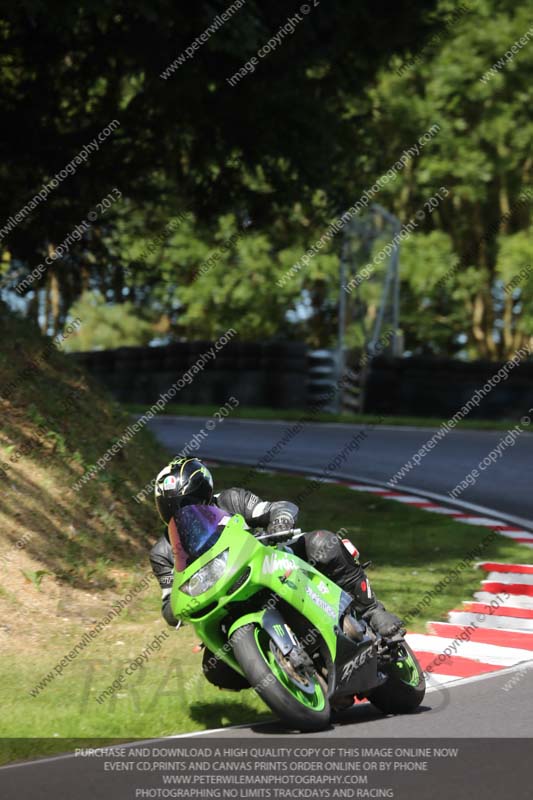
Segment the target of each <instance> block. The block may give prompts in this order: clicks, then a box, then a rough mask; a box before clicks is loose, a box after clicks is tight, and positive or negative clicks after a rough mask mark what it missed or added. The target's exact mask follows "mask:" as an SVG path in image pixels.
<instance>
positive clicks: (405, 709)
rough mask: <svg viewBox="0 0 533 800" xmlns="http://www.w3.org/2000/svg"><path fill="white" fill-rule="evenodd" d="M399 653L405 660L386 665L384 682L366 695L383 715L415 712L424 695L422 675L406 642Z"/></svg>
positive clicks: (424, 684) (424, 688) (424, 683)
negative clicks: (386, 677) (386, 676)
mask: <svg viewBox="0 0 533 800" xmlns="http://www.w3.org/2000/svg"><path fill="white" fill-rule="evenodd" d="M399 651H400V654H401V655H402V656H405V658H404V659H402V660H400V661H395V662H393V663H392V664H390V665H388V666H387V668H386V670H385V671H386V672H387V675H388V679H387V680H386V682H385V683H383V684H382V685H381V686H378V687H377V688H376V689H373V690H372V691H371V692H369V693H368V694H367V698H368V700H370V702H371V703H372V704H373V705H375V706H376V708H379V710H380V711H383V713H384V714H408V713H409V712H411V711H415V709H417V708H418V706H419V705H420V703H421V702H422V700H423V699H424V695H425V693H426V680H425V678H424V673H423V672H422V668H421V667H420V664H419V663H418V659H417V657H416V656H415V654H414V653H413V651H412V650H411V648H410V647H409V645H408V644H407V642H402V644H401V645H400V648H399Z"/></svg>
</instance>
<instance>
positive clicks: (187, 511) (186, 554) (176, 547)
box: [168, 505, 228, 572]
mask: <svg viewBox="0 0 533 800" xmlns="http://www.w3.org/2000/svg"><path fill="white" fill-rule="evenodd" d="M227 518H228V515H227V513H226V512H224V511H221V510H220V508H217V506H204V505H190V506H184V507H183V508H180V509H178V511H176V513H175V514H174V516H173V517H172V519H171V520H170V522H169V524H168V533H169V539H170V543H171V545H172V550H173V552H174V564H175V567H176V570H177V571H178V572H182V571H183V570H184V569H185V568H186V567H188V566H189V564H191V563H192V562H193V561H195V560H196V559H197V558H199V557H200V556H201V555H203V554H204V553H205V552H207V550H209V548H210V547H213V545H214V544H215V543H216V541H217V540H218V538H219V537H220V535H221V533H222V527H221V526H222V521H223V520H224V519H227Z"/></svg>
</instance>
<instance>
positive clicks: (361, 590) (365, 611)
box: [349, 564, 403, 636]
mask: <svg viewBox="0 0 533 800" xmlns="http://www.w3.org/2000/svg"><path fill="white" fill-rule="evenodd" d="M357 567H358V575H357V577H355V576H354V578H353V580H352V581H351V582H350V583H351V585H350V588H349V592H350V594H351V595H352V596H353V598H354V604H353V607H354V609H355V611H356V612H357V614H358V616H360V617H361V618H362V619H364V620H365V622H367V623H368V624H369V625H370V627H371V628H372V630H374V631H376V633H379V634H381V636H393V635H394V634H395V633H398V631H400V630H401V629H402V626H403V623H402V620H401V619H400V618H399V617H397V616H396V614H392V613H391V612H390V611H387V610H386V608H385V607H384V605H383V603H380V602H379V600H378V599H377V597H376V596H375V594H374V592H373V591H372V589H371V587H370V581H369V580H368V578H367V576H366V573H365V571H364V569H363V567H362V566H361V565H360V564H357Z"/></svg>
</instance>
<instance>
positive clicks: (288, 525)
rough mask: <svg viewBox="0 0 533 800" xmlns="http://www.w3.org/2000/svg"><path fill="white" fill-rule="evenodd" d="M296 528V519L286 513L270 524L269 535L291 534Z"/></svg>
mask: <svg viewBox="0 0 533 800" xmlns="http://www.w3.org/2000/svg"><path fill="white" fill-rule="evenodd" d="M293 528H294V517H292V516H291V515H290V514H288V513H287V512H286V511H284V512H283V513H282V514H280V515H279V516H277V517H275V519H273V520H271V521H270V522H269V524H268V528H267V533H268V534H270V535H271V536H272V534H274V533H275V534H279V533H290V531H292V529H293Z"/></svg>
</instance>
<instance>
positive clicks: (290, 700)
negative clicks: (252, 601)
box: [230, 625, 331, 731]
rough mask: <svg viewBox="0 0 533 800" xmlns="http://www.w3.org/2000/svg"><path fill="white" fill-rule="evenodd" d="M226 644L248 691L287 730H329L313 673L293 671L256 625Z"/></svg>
mask: <svg viewBox="0 0 533 800" xmlns="http://www.w3.org/2000/svg"><path fill="white" fill-rule="evenodd" d="M230 643H231V646H232V648H233V653H234V655H235V658H236V659H237V661H238V662H239V664H240V666H241V669H242V671H243V672H244V674H245V675H246V677H247V679H248V681H249V682H250V686H251V687H252V689H255V691H256V692H257V694H258V695H259V697H261V699H262V700H263V701H264V702H265V703H266V704H267V706H268V707H269V708H271V709H272V711H273V712H274V713H275V714H276V715H277V716H278V717H279V719H280V720H281V721H282V722H283V723H284V724H285V725H286V726H287V727H288V728H290V729H292V730H299V731H319V730H323V729H324V728H327V727H328V726H329V724H330V717H331V708H330V704H329V700H328V698H327V694H326V692H325V690H324V688H323V685H322V684H321V682H320V681H319V679H318V676H317V674H316V672H315V670H313V669H307V670H305V671H304V670H295V669H294V667H293V666H292V664H291V663H290V661H289V659H288V658H286V657H285V656H283V654H282V653H281V652H280V650H279V649H278V648H277V647H276V645H275V643H274V642H273V641H272V639H271V638H270V636H269V635H268V633H267V632H266V631H265V630H263V628H261V627H259V626H258V625H244V626H243V627H242V628H239V629H238V630H237V631H235V633H234V634H233V636H232V637H231V639H230Z"/></svg>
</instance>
